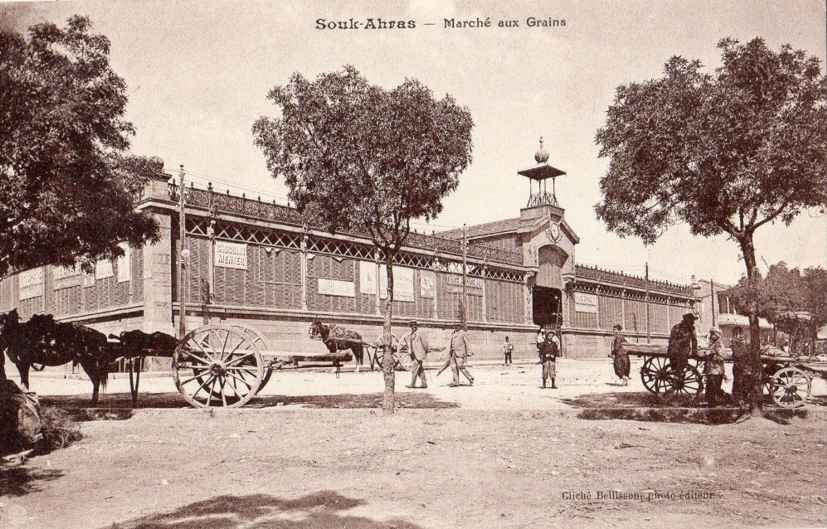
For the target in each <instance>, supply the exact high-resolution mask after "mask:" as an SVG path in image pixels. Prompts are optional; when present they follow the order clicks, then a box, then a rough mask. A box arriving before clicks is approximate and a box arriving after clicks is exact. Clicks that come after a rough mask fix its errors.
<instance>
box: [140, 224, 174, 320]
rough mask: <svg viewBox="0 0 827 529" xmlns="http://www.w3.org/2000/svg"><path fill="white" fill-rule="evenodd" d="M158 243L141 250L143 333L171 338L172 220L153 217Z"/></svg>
mask: <svg viewBox="0 0 827 529" xmlns="http://www.w3.org/2000/svg"><path fill="white" fill-rule="evenodd" d="M152 217H153V218H154V219H155V220H156V221H157V222H158V230H159V235H160V240H159V241H158V242H156V243H154V244H148V245H146V246H145V247H144V277H143V282H144V324H143V330H144V332H155V331H160V332H165V333H168V334H172V335H174V334H175V329H174V327H173V324H172V218H171V216H170V215H169V214H168V213H153V214H152Z"/></svg>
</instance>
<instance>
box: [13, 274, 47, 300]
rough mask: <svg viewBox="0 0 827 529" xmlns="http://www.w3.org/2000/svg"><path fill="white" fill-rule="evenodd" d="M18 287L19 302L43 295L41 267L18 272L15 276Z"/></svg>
mask: <svg viewBox="0 0 827 529" xmlns="http://www.w3.org/2000/svg"><path fill="white" fill-rule="evenodd" d="M17 284H18V286H19V287H20V300H21V301H22V300H24V299H30V298H36V297H39V296H42V295H43V292H44V289H43V285H44V281H43V267H42V266H41V267H38V268H33V269H31V270H25V271H23V272H20V274H19V275H18V276H17Z"/></svg>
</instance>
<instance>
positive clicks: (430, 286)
mask: <svg viewBox="0 0 827 529" xmlns="http://www.w3.org/2000/svg"><path fill="white" fill-rule="evenodd" d="M435 293H436V274H435V273H434V272H432V271H430V270H420V271H419V297H422V298H433V297H434V295H435Z"/></svg>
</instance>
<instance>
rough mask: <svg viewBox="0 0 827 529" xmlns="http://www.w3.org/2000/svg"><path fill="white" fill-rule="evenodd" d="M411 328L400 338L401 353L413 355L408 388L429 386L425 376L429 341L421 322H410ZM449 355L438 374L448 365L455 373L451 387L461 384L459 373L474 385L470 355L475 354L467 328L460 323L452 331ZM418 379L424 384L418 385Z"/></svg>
mask: <svg viewBox="0 0 827 529" xmlns="http://www.w3.org/2000/svg"><path fill="white" fill-rule="evenodd" d="M410 327H411V330H410V332H408V334H406V335H404V336H403V337H402V339H401V340H400V353H402V354H409V355H410V356H411V362H412V363H411V383H410V384H408V385H407V386H406V387H408V388H427V387H428V381H427V379H426V378H425V366H424V363H425V360H426V359H427V358H428V351H429V347H428V341H427V340H426V339H425V336H424V335H423V334H422V333H420V332H419V324H418V323H417V322H416V321H411V322H410ZM447 349H448V356H447V358H446V359H445V363H444V364H443V365H442V367H441V368H440V370H439V371H437V374H436V375H437V376H439V375H440V374H442V372H443V371H445V370H446V369H447V368H448V367H451V371H452V373H453V375H454V379H453V381H452V382H451V383H450V384H448V385H449V386H451V387H456V386H459V385H460V379H459V375H460V373H462V375H463V376H464V377H465V378H466V380H468V384H469V385H471V386H473V385H474V377H473V376H472V375H471V373H470V372H468V366H467V362H468V357H469V356H472V355H473V352H472V351H471V346H470V344H469V343H468V337H467V335H466V332H465V329H463V328H462V326H461V325H458V326H457V327H455V328H454V330H453V331H452V332H451V337H450V338H449V339H448V347H447ZM417 381H421V382H422V385H419V386H418V385H417Z"/></svg>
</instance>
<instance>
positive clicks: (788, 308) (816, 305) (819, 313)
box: [728, 261, 827, 337]
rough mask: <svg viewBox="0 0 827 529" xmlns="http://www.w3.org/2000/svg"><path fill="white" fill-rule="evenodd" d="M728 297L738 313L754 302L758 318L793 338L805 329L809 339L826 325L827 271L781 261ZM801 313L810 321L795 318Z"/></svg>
mask: <svg viewBox="0 0 827 529" xmlns="http://www.w3.org/2000/svg"><path fill="white" fill-rule="evenodd" d="M728 294H729V295H730V297H731V299H732V301H733V304H734V305H735V309H736V310H737V311H739V312H745V311H746V310H748V307H749V304H750V303H751V302H754V303H755V305H756V309H757V312H758V315H759V316H761V317H763V318H766V319H767V320H768V321H770V322H772V323H774V324H775V325H776V327H777V328H778V329H780V330H782V331H784V332H786V333H787V334H790V335H793V334H795V333H798V332H799V330H800V329H804V330H805V331H808V332H804V333H803V334H805V335H807V337H809V335H810V334H813V333H814V332H815V331H816V330H817V329H818V328H819V327H821V326H822V325H824V324H825V323H827V270H824V269H823V268H821V267H811V268H805V269H803V270H799V269H798V268H789V267H788V266H787V263H785V262H783V261H781V262H779V263H777V264H774V265H770V267H769V270H768V271H767V274H766V276H762V277H758V278H755V279H753V281H751V282H750V281H749V280H747V278H746V277H742V278H741V280H740V281H739V282H738V284H737V285H736V286H735V287H733V288H732V289H730V290H729V291H728ZM802 311H803V312H806V313H807V314H808V317H809V319H808V320H805V321H802V320H801V319H800V318H798V317H796V314H795V313H797V312H802Z"/></svg>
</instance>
